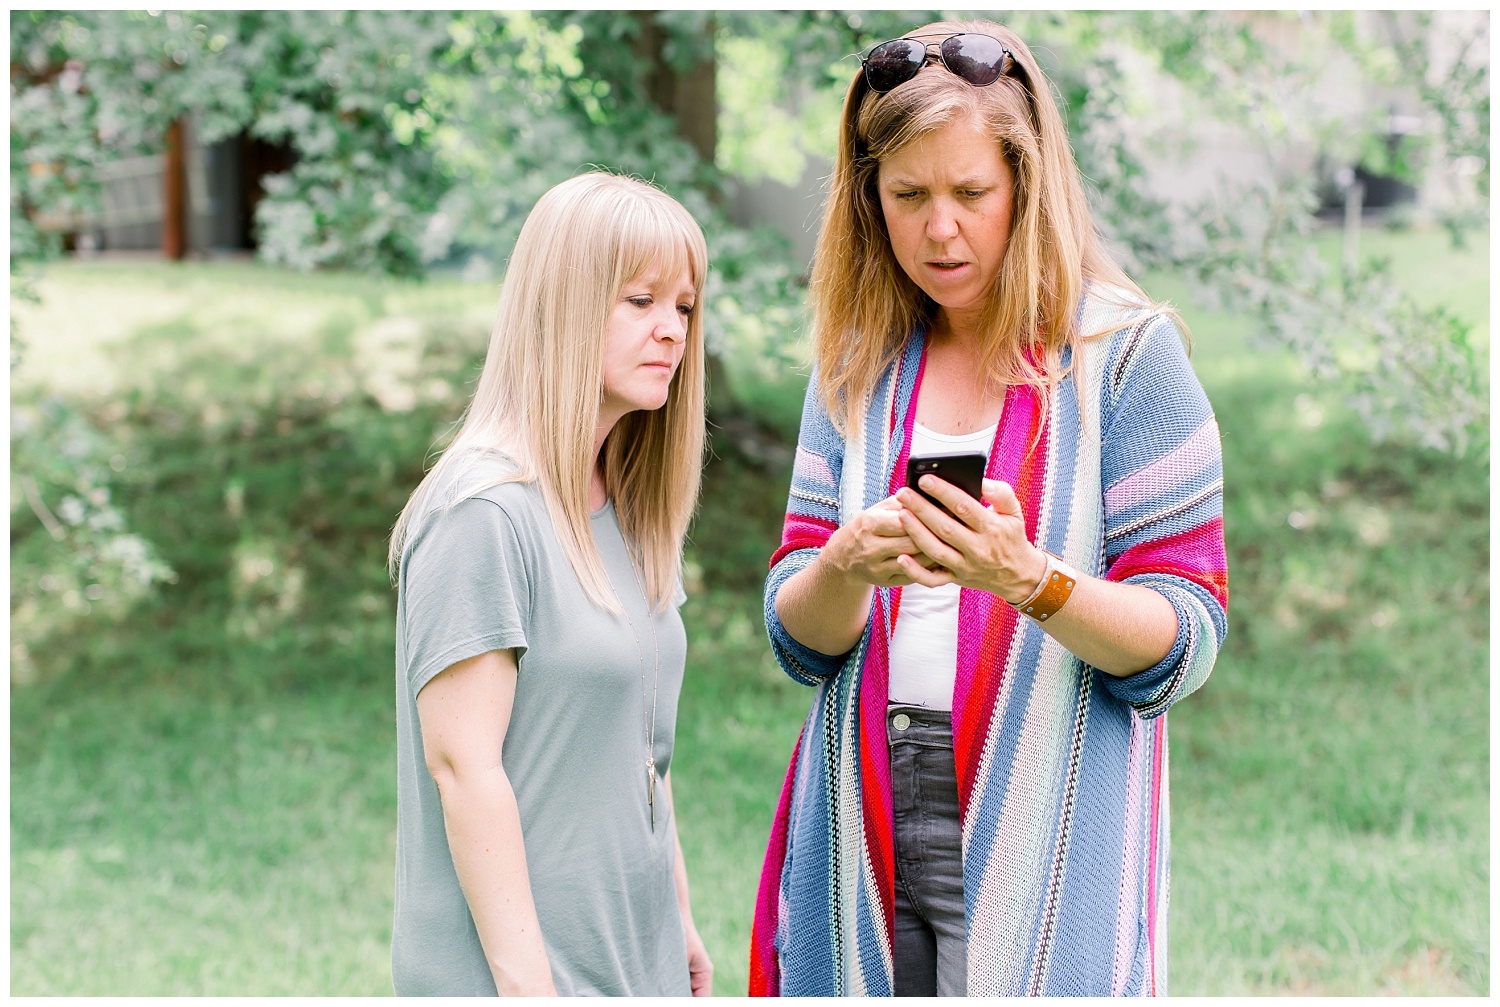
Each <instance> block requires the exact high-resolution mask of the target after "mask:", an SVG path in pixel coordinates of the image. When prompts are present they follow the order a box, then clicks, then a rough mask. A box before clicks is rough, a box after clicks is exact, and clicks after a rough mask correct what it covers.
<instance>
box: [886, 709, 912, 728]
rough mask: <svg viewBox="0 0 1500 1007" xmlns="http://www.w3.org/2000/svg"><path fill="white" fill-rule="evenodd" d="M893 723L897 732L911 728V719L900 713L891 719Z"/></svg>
mask: <svg viewBox="0 0 1500 1007" xmlns="http://www.w3.org/2000/svg"><path fill="white" fill-rule="evenodd" d="M891 723H892V724H894V725H895V726H896V730H898V731H904V730H906V729H907V728H908V727H910V726H911V718H910V717H908V716H907V715H906V714H904V713H898V714H896V715H895V716H894V717H892V718H891Z"/></svg>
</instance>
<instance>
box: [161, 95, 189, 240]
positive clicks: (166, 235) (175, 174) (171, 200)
mask: <svg viewBox="0 0 1500 1007" xmlns="http://www.w3.org/2000/svg"><path fill="white" fill-rule="evenodd" d="M182 136H183V129H182V120H181V119H174V120H173V121H172V125H170V126H168V127H167V159H166V165H165V166H164V168H163V171H162V186H163V192H162V207H161V210H162V213H161V254H162V255H163V256H165V257H166V258H168V259H185V258H187V246H188V242H187V237H188V233H187V225H188V218H187V161H186V157H185V156H184V154H185V152H184V151H183V149H182V148H183V141H182Z"/></svg>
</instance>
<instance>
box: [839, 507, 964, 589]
mask: <svg viewBox="0 0 1500 1007" xmlns="http://www.w3.org/2000/svg"><path fill="white" fill-rule="evenodd" d="M903 510H905V508H904V507H902V506H901V502H900V501H899V500H897V499H896V498H895V497H893V496H891V497H886V498H885V499H884V500H882V501H880V502H879V503H877V504H875V505H874V506H872V507H870V508H868V509H867V510H863V511H860V512H859V513H858V514H856V515H854V517H853V518H852V519H851V520H850V521H849V522H848V523H847V524H844V525H841V526H840V527H839V528H838V530H837V531H835V532H834V533H833V534H832V535H831V536H829V538H828V542H827V543H826V544H825V545H824V546H823V551H822V553H821V555H820V557H819V558H820V559H821V560H822V561H823V562H825V563H827V564H828V565H829V566H830V567H831V568H832V569H833V570H834V571H837V573H838V574H839V575H840V576H841V577H843V578H844V579H845V580H846V581H847V582H849V583H851V584H856V583H857V584H861V585H864V584H871V585H874V586H876V587H905V586H906V585H908V584H912V583H915V581H913V580H912V579H911V577H909V576H907V574H906V571H905V570H903V569H902V568H901V564H900V562H899V561H898V557H900V556H911V557H912V558H914V559H916V560H917V561H918V562H920V563H921V564H923V565H924V566H925V567H926V568H927V569H929V570H936V569H939V567H938V566H937V565H936V564H935V563H934V562H933V561H932V560H931V559H929V558H928V557H927V556H926V555H924V554H923V553H922V550H921V549H919V548H917V545H916V543H915V542H913V541H912V540H911V537H910V536H909V535H907V533H906V529H905V528H903V527H902V526H901V512H902V511H903Z"/></svg>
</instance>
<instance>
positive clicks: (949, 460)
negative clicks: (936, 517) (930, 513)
mask: <svg viewBox="0 0 1500 1007" xmlns="http://www.w3.org/2000/svg"><path fill="white" fill-rule="evenodd" d="M987 464H989V459H988V458H986V457H985V456H984V455H982V454H980V453H979V452H977V451H975V452H972V453H967V454H958V455H913V456H912V457H910V458H908V459H906V485H908V486H910V487H911V488H912V489H914V490H916V491H917V492H918V493H921V494H922V495H923V496H924V497H926V498H927V499H928V500H931V501H932V502H933V503H935V504H937V505H938V506H939V507H943V505H942V504H941V503H938V501H937V498H936V497H934V496H933V495H932V494H931V493H924V492H923V491H922V490H920V489H917V480H918V479H921V478H922V477H923V476H926V475H933V476H937V477H938V478H939V479H942V480H944V481H946V482H950V483H952V484H953V485H954V486H957V487H958V488H959V489H961V490H963V491H964V492H965V493H967V494H969V496H971V497H973V498H974V499H975V500H981V499H983V485H984V467H985V466H986V465H987ZM943 510H944V511H947V510H948V508H946V507H943ZM950 514H951V512H950Z"/></svg>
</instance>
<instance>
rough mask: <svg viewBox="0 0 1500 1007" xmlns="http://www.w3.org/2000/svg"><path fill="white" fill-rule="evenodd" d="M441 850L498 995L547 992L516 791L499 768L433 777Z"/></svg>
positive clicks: (550, 992)
mask: <svg viewBox="0 0 1500 1007" xmlns="http://www.w3.org/2000/svg"><path fill="white" fill-rule="evenodd" d="M439 789H440V791H441V795H442V803H443V825H444V827H445V829H446V830H447V833H448V849H449V850H450V851H451V852H452V854H453V867H454V869H455V870H456V871H457V873H458V883H459V885H460V886H461V887H462V888H463V892H464V898H465V899H466V900H467V901H468V904H469V913H470V915H472V916H473V917H474V926H475V929H477V930H478V931H479V943H480V944H481V945H482V946H483V948H484V953H485V958H486V960H487V961H488V962H489V966H490V973H491V974H492V975H493V976H494V979H495V988H496V989H497V990H498V991H499V992H500V994H501V995H502V996H553V995H556V990H555V989H554V987H553V985H552V970H551V966H550V965H549V963H548V961H547V949H546V947H545V945H544V944H543V943H542V931H541V925H540V924H539V922H538V921H537V915H536V904H535V903H534V902H533V901H532V897H531V881H530V878H529V876H528V874H527V871H526V850H525V846H524V844H523V840H522V836H521V816H520V811H519V809H518V808H517V806H516V796H515V792H514V791H513V790H512V789H511V786H510V781H509V780H508V779H507V778H506V776H505V772H504V770H503V769H501V768H500V767H499V766H495V767H494V768H492V769H489V770H485V771H483V772H476V773H473V774H471V775H469V776H466V777H461V776H457V775H455V776H452V777H449V778H448V779H446V780H440V781H439Z"/></svg>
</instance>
